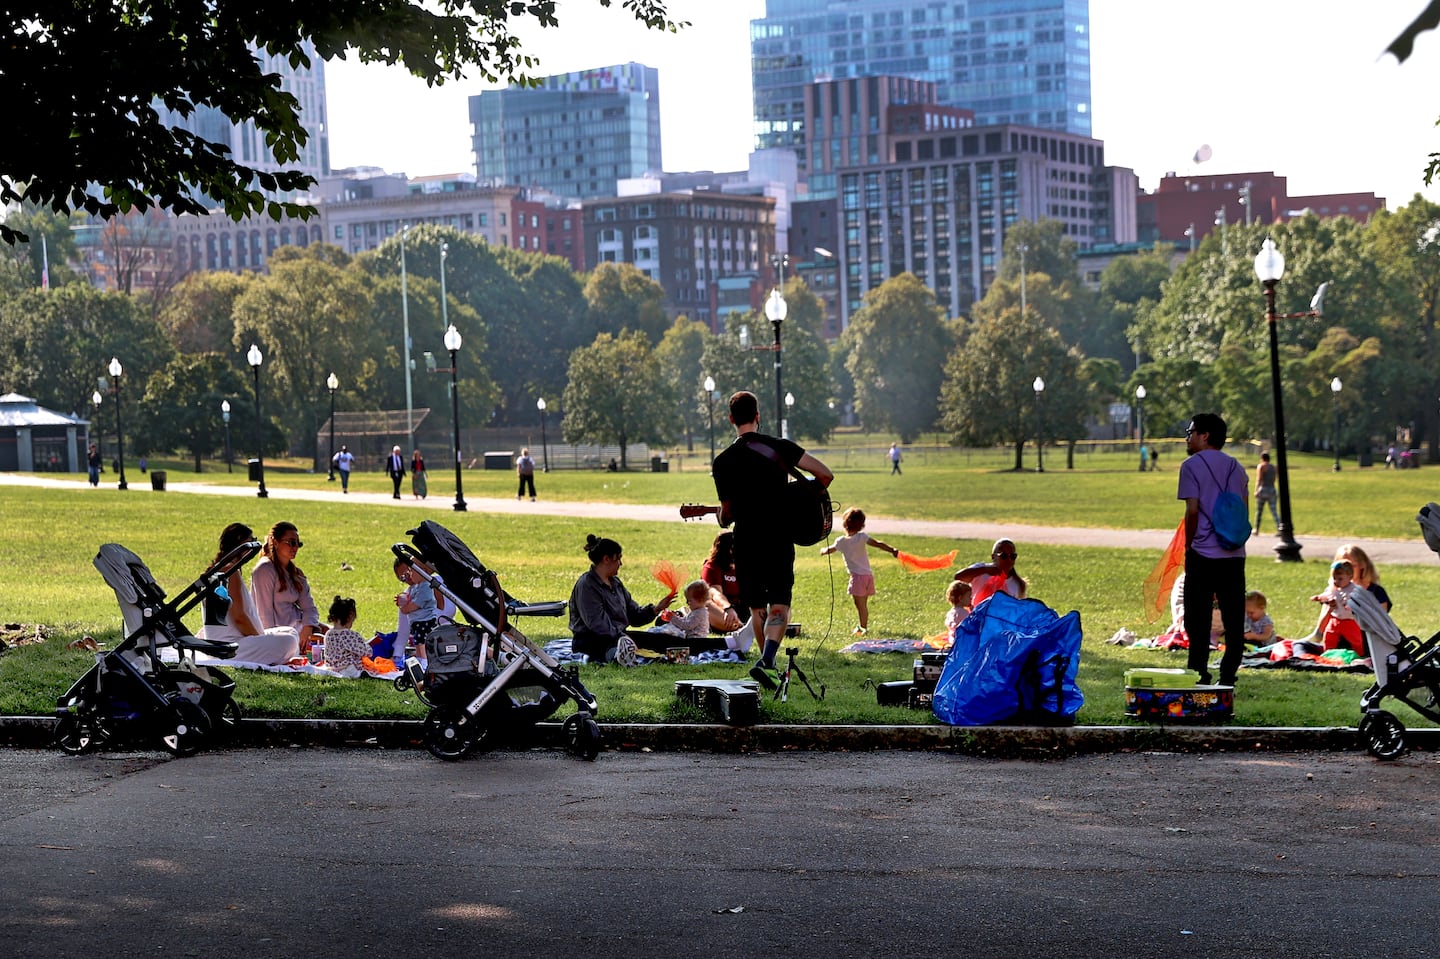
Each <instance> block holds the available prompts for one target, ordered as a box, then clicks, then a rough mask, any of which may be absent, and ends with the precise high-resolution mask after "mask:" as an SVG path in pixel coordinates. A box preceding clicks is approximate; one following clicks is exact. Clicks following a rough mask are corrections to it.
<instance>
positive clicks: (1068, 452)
mask: <svg viewBox="0 0 1440 959" xmlns="http://www.w3.org/2000/svg"><path fill="white" fill-rule="evenodd" d="M1065 468H1066V469H1067V470H1073V469H1074V468H1075V441H1074V440H1071V441H1070V442H1069V443H1068V444H1067V445H1066V447H1065Z"/></svg>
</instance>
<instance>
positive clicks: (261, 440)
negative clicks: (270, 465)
mask: <svg viewBox="0 0 1440 959" xmlns="http://www.w3.org/2000/svg"><path fill="white" fill-rule="evenodd" d="M245 360H246V361H247V362H248V363H249V364H250V369H251V371H253V372H254V374H255V466H256V470H255V477H256V478H257V479H258V480H259V481H260V489H259V490H257V491H256V493H255V495H256V496H258V497H260V498H261V499H265V498H267V497H268V496H269V495H270V491H269V490H267V489H266V488H265V430H264V427H263V426H262V425H261V424H262V422H263V420H262V419H261V416H260V364H261V363H264V362H265V354H263V353H261V352H260V347H258V346H256V345H255V344H254V343H251V344H250V351H249V352H248V353H246V354H245Z"/></svg>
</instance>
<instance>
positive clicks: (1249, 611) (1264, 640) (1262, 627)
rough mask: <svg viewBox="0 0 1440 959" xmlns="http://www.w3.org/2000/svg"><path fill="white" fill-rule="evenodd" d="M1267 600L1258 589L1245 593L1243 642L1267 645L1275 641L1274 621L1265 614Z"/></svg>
mask: <svg viewBox="0 0 1440 959" xmlns="http://www.w3.org/2000/svg"><path fill="white" fill-rule="evenodd" d="M1268 603H1269V600H1267V599H1266V598H1265V594H1264V593H1262V592H1260V591H1259V590H1258V589H1252V590H1250V592H1248V593H1246V594H1245V642H1246V643H1248V644H1250V645H1253V646H1268V645H1270V644H1271V643H1273V642H1274V641H1275V621H1274V620H1272V619H1271V618H1270V617H1269V616H1267V615H1266V614H1265V607H1266V606H1267V605H1268Z"/></svg>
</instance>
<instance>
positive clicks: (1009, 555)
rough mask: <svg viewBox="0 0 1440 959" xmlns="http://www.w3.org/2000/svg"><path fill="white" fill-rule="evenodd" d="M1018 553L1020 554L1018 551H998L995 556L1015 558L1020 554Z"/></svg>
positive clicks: (998, 557)
mask: <svg viewBox="0 0 1440 959" xmlns="http://www.w3.org/2000/svg"><path fill="white" fill-rule="evenodd" d="M1018 555H1019V554H1018V553H996V554H995V558H996V559H1014V558H1015V557H1016V556H1018Z"/></svg>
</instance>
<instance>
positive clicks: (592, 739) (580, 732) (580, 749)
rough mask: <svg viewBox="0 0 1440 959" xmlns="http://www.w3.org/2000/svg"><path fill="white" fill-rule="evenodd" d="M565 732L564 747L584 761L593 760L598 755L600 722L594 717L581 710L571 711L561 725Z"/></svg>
mask: <svg viewBox="0 0 1440 959" xmlns="http://www.w3.org/2000/svg"><path fill="white" fill-rule="evenodd" d="M561 731H562V732H563V733H564V734H565V748H566V749H568V750H570V752H572V753H574V754H575V755H576V756H579V757H580V758H581V759H583V760H585V761H586V762H594V761H595V757H596V756H599V755H600V742H601V736H600V724H599V723H597V722H595V717H593V716H591V715H590V714H589V713H587V712H584V711H583V710H582V711H580V712H577V713H572V714H571V715H570V717H569V718H568V719H566V720H565V725H564V726H562V727H561Z"/></svg>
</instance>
